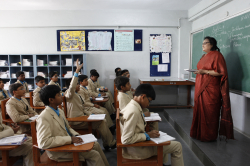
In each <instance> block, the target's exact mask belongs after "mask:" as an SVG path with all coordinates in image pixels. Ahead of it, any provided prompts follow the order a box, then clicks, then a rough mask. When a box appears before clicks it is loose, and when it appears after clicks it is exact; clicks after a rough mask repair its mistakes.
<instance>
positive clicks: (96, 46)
mask: <svg viewBox="0 0 250 166" xmlns="http://www.w3.org/2000/svg"><path fill="white" fill-rule="evenodd" d="M111 39H112V33H111V32H107V31H92V32H89V33H88V41H89V45H88V50H112V48H111Z"/></svg>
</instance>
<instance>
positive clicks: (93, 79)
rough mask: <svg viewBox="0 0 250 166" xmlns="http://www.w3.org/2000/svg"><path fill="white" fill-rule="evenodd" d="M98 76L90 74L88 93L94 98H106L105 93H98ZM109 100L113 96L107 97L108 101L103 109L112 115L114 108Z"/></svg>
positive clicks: (93, 73)
mask: <svg viewBox="0 0 250 166" xmlns="http://www.w3.org/2000/svg"><path fill="white" fill-rule="evenodd" d="M98 77H99V74H98V73H97V72H96V71H93V72H92V73H91V76H90V78H89V79H88V86H87V88H88V90H89V92H91V93H92V94H94V95H95V97H101V96H106V93H105V92H103V93H100V92H99V91H98V85H97V80H98ZM111 98H113V96H110V95H109V100H108V101H107V102H105V104H104V107H105V108H106V109H107V110H108V112H109V114H110V115H111V114H113V113H114V112H115V108H114V106H113V104H112V101H111Z"/></svg>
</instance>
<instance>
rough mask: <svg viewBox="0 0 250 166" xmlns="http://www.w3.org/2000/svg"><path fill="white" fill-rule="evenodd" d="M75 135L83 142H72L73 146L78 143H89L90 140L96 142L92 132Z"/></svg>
mask: <svg viewBox="0 0 250 166" xmlns="http://www.w3.org/2000/svg"><path fill="white" fill-rule="evenodd" d="M77 137H80V138H82V140H83V142H82V143H80V144H76V143H74V145H75V146H79V145H83V144H87V143H90V142H96V141H97V139H96V137H95V136H94V135H93V134H85V135H79V136H77Z"/></svg>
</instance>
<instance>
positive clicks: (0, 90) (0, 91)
mask: <svg viewBox="0 0 250 166" xmlns="http://www.w3.org/2000/svg"><path fill="white" fill-rule="evenodd" d="M7 98H10V97H9V95H8V92H7V90H5V89H4V83H3V80H2V79H1V78H0V116H1V112H2V111H1V101H2V100H5V99H7Z"/></svg>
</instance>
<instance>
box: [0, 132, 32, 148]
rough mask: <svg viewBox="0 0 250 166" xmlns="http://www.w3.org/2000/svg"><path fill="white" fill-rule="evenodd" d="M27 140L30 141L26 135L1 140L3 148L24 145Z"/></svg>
mask: <svg viewBox="0 0 250 166" xmlns="http://www.w3.org/2000/svg"><path fill="white" fill-rule="evenodd" d="M27 139H28V137H27V136H26V134H21V135H14V136H10V137H5V138H2V139H0V146H3V145H22V144H23V143H24V142H25V141H26V140H27Z"/></svg>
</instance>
